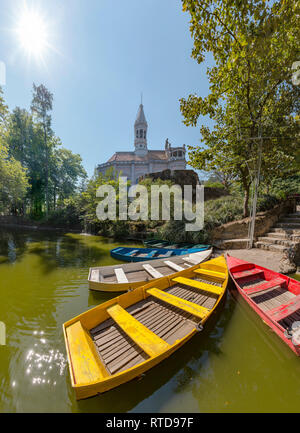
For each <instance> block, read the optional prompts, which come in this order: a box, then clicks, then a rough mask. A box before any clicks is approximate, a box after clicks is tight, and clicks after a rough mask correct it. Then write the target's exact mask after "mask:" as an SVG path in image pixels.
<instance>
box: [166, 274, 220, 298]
mask: <svg viewBox="0 0 300 433" xmlns="http://www.w3.org/2000/svg"><path fill="white" fill-rule="evenodd" d="M172 281H175V282H176V283H179V284H183V285H184V286H189V287H194V288H196V289H200V290H204V291H205V292H209V293H213V294H214V295H220V294H221V293H223V288H222V287H218V286H214V285H212V284H207V283H203V282H202V281H196V280H192V279H190V278H185V277H176V278H173V279H172Z"/></svg>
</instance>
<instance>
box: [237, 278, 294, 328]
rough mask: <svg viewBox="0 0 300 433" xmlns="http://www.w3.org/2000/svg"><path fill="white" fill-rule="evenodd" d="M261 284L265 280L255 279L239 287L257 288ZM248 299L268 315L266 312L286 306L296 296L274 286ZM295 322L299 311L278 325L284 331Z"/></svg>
mask: <svg viewBox="0 0 300 433" xmlns="http://www.w3.org/2000/svg"><path fill="white" fill-rule="evenodd" d="M263 283H266V280H264V279H263V278H255V279H254V280H250V281H247V282H245V283H243V284H240V286H241V287H242V288H250V287H256V286H259V285H260V284H263ZM249 297H250V299H251V300H252V301H254V302H255V303H256V304H257V305H258V306H259V308H261V310H262V311H264V312H265V313H268V311H270V310H272V309H273V308H276V307H280V306H281V305H284V304H288V303H289V302H290V301H291V300H292V299H294V298H295V297H296V295H295V294H294V293H292V292H290V291H289V290H288V289H287V288H285V287H281V286H276V287H272V288H270V289H266V290H264V291H261V292H258V293H253V294H252V295H249ZM297 320H300V310H297V311H295V312H294V313H292V314H290V315H288V316H287V317H284V318H283V319H282V320H279V321H278V324H279V325H280V326H282V327H283V328H284V329H287V328H289V327H290V326H291V325H292V323H293V322H295V321H297Z"/></svg>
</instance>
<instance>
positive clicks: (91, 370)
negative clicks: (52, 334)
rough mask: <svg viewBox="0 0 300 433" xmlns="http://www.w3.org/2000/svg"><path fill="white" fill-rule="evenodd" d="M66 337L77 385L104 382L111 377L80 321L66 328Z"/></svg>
mask: <svg viewBox="0 0 300 433" xmlns="http://www.w3.org/2000/svg"><path fill="white" fill-rule="evenodd" d="M66 336H67V341H68V346H69V353H70V356H71V362H72V369H73V373H74V380H75V382H76V384H84V383H89V382H94V381H98V380H102V379H103V378H105V377H108V376H109V373H108V371H107V370H106V369H105V367H104V365H102V363H101V361H100V358H99V356H98V354H97V352H96V349H95V348H94V343H93V341H92V339H91V337H90V336H89V335H88V333H87V331H85V330H84V328H83V327H82V325H81V322H80V321H77V322H75V323H73V324H72V325H70V326H68V327H67V328H66Z"/></svg>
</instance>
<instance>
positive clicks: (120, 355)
mask: <svg viewBox="0 0 300 433" xmlns="http://www.w3.org/2000/svg"><path fill="white" fill-rule="evenodd" d="M195 279H197V280H198V281H203V282H206V283H208V281H207V280H202V279H201V278H198V277H197V278H195ZM209 283H210V284H212V283H211V282H210V281H209ZM215 285H220V286H221V284H218V283H215ZM165 291H166V292H168V293H170V294H172V295H175V296H177V297H179V298H181V299H184V300H188V301H190V302H193V303H195V304H197V305H200V306H203V307H205V308H208V309H212V308H213V306H214V305H215V303H216V301H217V299H218V296H217V295H214V294H213V293H208V292H205V291H202V290H199V289H195V288H193V287H188V286H183V285H181V284H175V285H173V286H171V287H169V288H167V289H166V290H165ZM126 311H127V312H129V313H130V314H131V315H132V316H133V317H134V318H135V319H136V320H138V321H139V322H140V323H142V324H143V325H144V326H146V327H147V328H148V329H149V330H150V331H152V332H154V333H155V334H156V335H157V336H158V337H160V338H162V339H163V340H164V341H165V342H167V343H169V344H173V343H174V342H175V341H176V340H177V339H180V338H183V337H184V336H185V335H187V334H188V333H189V332H191V331H192V330H193V328H195V326H196V325H197V324H198V323H199V321H200V319H199V318H197V317H195V316H193V315H192V314H189V313H187V312H185V311H183V310H181V309H179V308H177V307H174V306H172V305H169V304H167V303H165V302H163V301H160V300H158V299H156V298H154V297H153V296H150V297H148V298H147V299H146V300H143V301H140V302H138V303H136V304H134V305H132V306H130V307H129V308H127V309H126ZM90 334H91V336H92V339H93V341H94V343H95V346H96V349H97V351H98V354H99V356H100V359H101V360H102V362H103V364H104V365H105V366H106V369H107V371H108V372H109V373H110V374H115V373H119V372H121V371H123V370H126V369H128V368H130V367H133V366H135V365H137V364H139V363H141V362H143V361H144V360H146V359H148V358H149V357H148V355H147V354H146V353H145V352H144V351H143V350H142V349H141V348H140V347H139V346H138V345H137V344H136V343H135V342H134V341H133V340H132V339H131V338H130V337H129V336H128V335H127V334H126V333H125V332H124V331H123V330H122V329H121V328H120V327H119V326H118V325H117V324H116V323H115V322H114V321H113V320H112V319H108V320H106V321H105V322H103V323H102V324H100V325H99V326H96V327H95V328H93V329H91V330H90Z"/></svg>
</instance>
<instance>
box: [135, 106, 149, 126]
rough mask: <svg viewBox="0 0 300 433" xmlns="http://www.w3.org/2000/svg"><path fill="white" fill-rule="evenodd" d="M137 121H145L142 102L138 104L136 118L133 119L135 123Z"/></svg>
mask: <svg viewBox="0 0 300 433" xmlns="http://www.w3.org/2000/svg"><path fill="white" fill-rule="evenodd" d="M137 123H147V121H146V117H145V113H144V108H143V104H140V106H139V110H138V113H137V116H136V120H135V124H137Z"/></svg>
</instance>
